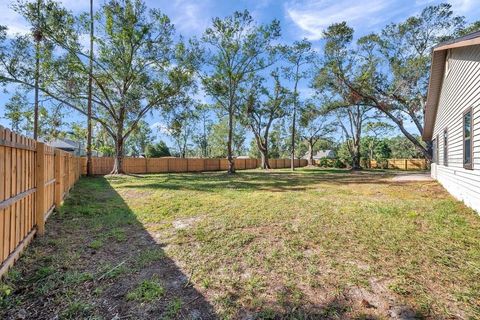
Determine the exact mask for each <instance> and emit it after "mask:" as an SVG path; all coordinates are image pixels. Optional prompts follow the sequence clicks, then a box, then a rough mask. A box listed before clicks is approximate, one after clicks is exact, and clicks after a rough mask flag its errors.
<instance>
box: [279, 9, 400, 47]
mask: <svg viewBox="0 0 480 320" xmlns="http://www.w3.org/2000/svg"><path fill="white" fill-rule="evenodd" d="M391 3H392V0H368V1H358V0H314V1H306V0H304V1H293V2H289V3H287V4H286V5H285V11H286V14H287V17H288V18H289V19H291V21H293V22H294V23H295V24H296V25H297V26H298V27H299V28H300V29H302V30H303V32H304V34H303V35H302V36H303V37H307V38H308V39H310V40H319V39H321V38H322V32H323V31H324V29H325V28H326V27H328V26H329V25H330V24H332V23H335V22H341V21H347V22H348V23H349V24H350V25H353V26H356V25H366V26H371V25H374V24H376V23H378V21H379V20H378V16H379V15H381V13H382V11H384V10H385V9H386V8H387V7H388V6H389V5H390V4H391Z"/></svg>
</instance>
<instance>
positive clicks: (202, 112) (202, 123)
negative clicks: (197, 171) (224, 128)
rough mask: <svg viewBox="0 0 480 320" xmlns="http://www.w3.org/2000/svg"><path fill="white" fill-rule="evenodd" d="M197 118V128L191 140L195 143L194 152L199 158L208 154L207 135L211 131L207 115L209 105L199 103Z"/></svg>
mask: <svg viewBox="0 0 480 320" xmlns="http://www.w3.org/2000/svg"><path fill="white" fill-rule="evenodd" d="M197 114H198V120H199V121H197V128H196V130H195V132H194V134H193V137H192V140H193V142H194V144H195V145H196V150H197V151H196V154H197V156H200V157H201V158H208V157H209V155H210V147H209V141H208V136H209V134H210V131H211V127H212V121H211V119H210V116H209V106H208V105H206V104H201V105H199V106H198V108H197Z"/></svg>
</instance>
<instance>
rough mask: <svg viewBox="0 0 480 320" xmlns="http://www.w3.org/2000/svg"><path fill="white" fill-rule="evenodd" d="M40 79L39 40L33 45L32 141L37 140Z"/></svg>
mask: <svg viewBox="0 0 480 320" xmlns="http://www.w3.org/2000/svg"><path fill="white" fill-rule="evenodd" d="M39 78H40V40H36V43H35V98H34V99H35V103H34V104H35V106H34V118H33V139H34V140H37V139H38V82H39Z"/></svg>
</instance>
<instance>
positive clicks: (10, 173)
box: [0, 127, 81, 277]
mask: <svg viewBox="0 0 480 320" xmlns="http://www.w3.org/2000/svg"><path fill="white" fill-rule="evenodd" d="M80 169H81V162H80V158H76V157H73V156H72V155H71V154H70V153H68V152H64V151H61V150H58V149H54V148H52V147H49V146H46V145H45V144H44V143H41V142H36V141H35V140H32V139H29V138H27V137H24V136H22V135H19V134H16V133H14V132H12V131H10V130H8V129H4V128H2V127H0V277H1V276H2V275H3V274H4V273H5V272H6V271H7V270H8V268H9V267H10V266H11V265H12V264H13V263H14V261H15V260H16V259H17V258H18V257H19V255H20V253H21V252H22V250H23V249H24V248H25V246H26V245H27V244H28V243H29V242H30V240H31V239H32V237H33V236H34V235H35V233H36V232H38V233H39V234H43V232H44V230H45V221H46V220H47V218H48V216H49V215H50V213H51V212H52V211H53V209H54V208H55V207H57V206H59V205H60V203H61V202H62V200H63V199H64V198H65V196H66V194H68V191H69V190H70V189H71V188H72V186H73V184H74V183H75V182H76V181H77V180H78V178H79V177H80V173H81V171H80Z"/></svg>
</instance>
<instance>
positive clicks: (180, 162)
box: [82, 157, 308, 175]
mask: <svg viewBox="0 0 480 320" xmlns="http://www.w3.org/2000/svg"><path fill="white" fill-rule="evenodd" d="M290 161H291V160H290V159H269V160H268V163H269V164H270V167H271V168H272V169H279V168H290V166H291V162H290ZM113 162H114V158H111V157H98V158H92V173H93V174H95V175H104V174H109V173H110V172H111V171H112V168H113ZM234 162H235V169H236V170H246V169H255V168H258V167H259V166H260V164H261V161H260V159H235V160H234ZM307 164H308V161H307V160H305V159H295V160H294V165H295V167H304V166H306V165H307ZM122 168H123V170H124V171H125V172H126V173H136V174H140V173H175V172H203V171H222V170H227V169H228V160H227V159H219V158H169V157H166V158H124V159H123V164H122ZM86 173H87V159H86V158H82V174H86Z"/></svg>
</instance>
